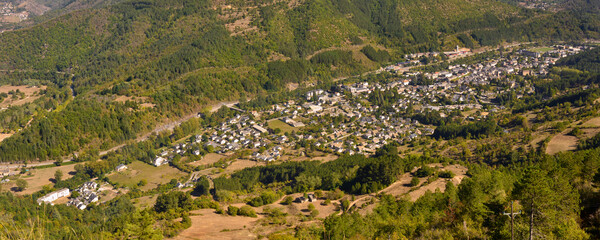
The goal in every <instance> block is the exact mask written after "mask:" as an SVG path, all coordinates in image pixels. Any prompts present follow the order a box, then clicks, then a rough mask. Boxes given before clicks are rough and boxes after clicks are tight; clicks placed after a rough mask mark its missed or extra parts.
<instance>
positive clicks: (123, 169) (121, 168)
mask: <svg viewBox="0 0 600 240" xmlns="http://www.w3.org/2000/svg"><path fill="white" fill-rule="evenodd" d="M125 170H127V166H125V164H119V166H117V167H116V168H115V171H117V172H121V171H125Z"/></svg>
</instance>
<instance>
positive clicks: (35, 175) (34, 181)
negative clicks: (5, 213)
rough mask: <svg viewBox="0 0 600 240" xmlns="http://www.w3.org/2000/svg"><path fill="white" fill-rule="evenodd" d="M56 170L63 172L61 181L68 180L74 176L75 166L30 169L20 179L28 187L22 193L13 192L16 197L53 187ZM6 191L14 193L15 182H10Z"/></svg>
mask: <svg viewBox="0 0 600 240" xmlns="http://www.w3.org/2000/svg"><path fill="white" fill-rule="evenodd" d="M57 170H61V171H62V172H63V177H62V179H63V180H66V179H69V178H71V177H73V175H75V164H71V165H66V166H60V167H58V166H57V167H51V168H43V169H30V170H29V173H26V174H24V175H22V176H21V178H22V179H24V180H25V181H27V185H28V187H27V188H25V190H24V191H22V192H15V194H17V195H24V194H32V193H34V192H37V191H40V190H42V187H43V186H44V185H54V182H53V181H54V173H55V172H56V171H57ZM6 186H7V187H8V189H10V190H11V191H13V192H14V190H15V187H16V184H15V181H11V182H10V183H8V184H7V185H6Z"/></svg>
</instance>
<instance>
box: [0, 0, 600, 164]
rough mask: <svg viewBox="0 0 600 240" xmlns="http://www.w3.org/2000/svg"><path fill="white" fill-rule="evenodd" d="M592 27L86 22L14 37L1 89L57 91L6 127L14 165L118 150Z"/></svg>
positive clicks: (0, 58)
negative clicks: (282, 98) (337, 83)
mask: <svg viewBox="0 0 600 240" xmlns="http://www.w3.org/2000/svg"><path fill="white" fill-rule="evenodd" d="M480 9H485V11H479V10H480ZM581 21H582V20H580V19H579V18H577V16H576V15H575V14H572V13H570V12H559V13H556V14H555V13H550V12H543V11H532V10H524V9H520V8H517V7H514V6H511V5H508V4H504V3H499V2H496V1H492V0H476V1H464V0H452V1H443V2H440V1H435V0H427V1H416V0H402V1H391V0H372V1H358V0H355V1H351V0H307V1H293V2H283V1H264V2H263V1H259V2H248V1H191V0H190V1H188V0H178V1H161V0H149V1H125V2H122V3H118V4H115V5H111V6H107V7H103V8H89V9H83V10H77V11H74V12H72V13H69V14H66V15H63V16H60V17H58V18H54V19H51V20H48V21H46V22H43V23H40V24H38V25H36V26H33V27H30V28H26V29H22V30H19V31H12V32H5V33H3V34H1V35H0V42H2V43H3V44H2V45H1V46H0V82H1V83H4V84H13V85H23V84H26V85H44V86H47V89H46V90H45V92H44V96H43V97H41V98H39V99H37V100H36V101H34V102H32V103H28V104H25V105H22V106H13V107H11V108H9V109H7V110H6V111H3V112H0V128H1V129H2V131H3V132H7V133H13V134H14V135H13V136H12V137H10V138H8V139H5V140H4V141H2V143H1V145H0V159H2V161H23V160H45V159H56V158H59V157H62V156H68V155H70V154H73V153H75V152H80V153H81V152H84V150H89V152H92V153H93V152H95V151H98V150H106V149H109V148H111V147H113V146H116V145H118V144H121V143H123V142H125V141H127V140H131V139H135V138H136V136H138V135H140V134H142V133H145V132H148V131H150V129H152V127H153V126H154V125H155V124H157V123H160V122H163V121H167V119H176V118H178V117H181V116H184V115H186V114H189V113H192V112H196V111H198V110H200V109H201V108H202V107H203V106H206V105H207V104H209V103H211V102H215V101H225V100H237V99H240V98H243V99H247V98H248V97H253V96H256V95H260V94H264V93H273V92H280V91H284V90H285V89H287V86H288V85H289V84H291V83H293V84H301V86H302V85H303V84H305V83H308V82H318V81H320V82H327V81H330V80H331V79H332V78H334V77H339V76H348V75H356V74H359V73H362V72H365V71H368V70H373V69H376V68H378V67H379V66H380V65H381V64H383V63H385V62H387V61H390V60H400V59H401V56H403V54H404V53H411V52H418V51H428V50H444V49H452V48H454V47H455V46H456V45H462V46H468V47H478V46H487V45H496V44H498V43H501V42H503V41H531V40H550V39H552V40H561V39H565V40H566V39H570V40H576V39H585V38H597V37H598V36H599V35H598V32H597V31H598V27H594V26H598V25H597V22H595V23H594V22H591V24H596V25H585V26H590V27H585V28H583V27H582V26H584V25H582V24H580V22H581ZM367 45H371V46H375V47H376V48H378V49H381V50H386V51H387V52H389V54H390V56H391V57H388V58H383V59H376V60H378V61H380V62H375V61H373V60H371V59H369V58H368V57H367V56H365V55H364V54H363V53H362V52H361V51H360V49H362V48H363V47H366V46H367ZM330 49H332V50H330ZM333 49H335V50H333ZM314 53H319V54H317V55H314V56H313V54H314ZM120 96H126V97H131V98H132V99H133V97H135V100H133V101H125V102H122V101H114V99H116V98H117V97H120ZM144 104H146V105H144ZM144 106H151V107H144ZM98 116H102V117H101V118H98ZM31 118H33V121H31V122H29V120H30V119H31Z"/></svg>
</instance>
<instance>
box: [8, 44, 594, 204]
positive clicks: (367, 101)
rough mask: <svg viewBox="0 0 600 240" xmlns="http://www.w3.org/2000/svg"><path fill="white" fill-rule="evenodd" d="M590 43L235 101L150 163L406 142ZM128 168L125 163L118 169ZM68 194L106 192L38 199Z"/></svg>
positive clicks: (486, 104) (363, 150)
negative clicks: (275, 98) (260, 103)
mask: <svg viewBox="0 0 600 240" xmlns="http://www.w3.org/2000/svg"><path fill="white" fill-rule="evenodd" d="M585 48H587V47H584V46H565V45H557V46H552V47H548V48H544V49H543V50H544V51H539V49H538V50H537V51H534V50H528V49H520V50H513V51H507V52H504V53H502V54H500V55H496V56H494V57H486V58H485V59H484V60H473V61H471V62H466V63H461V64H455V65H454V64H450V65H448V66H447V67H446V68H444V69H438V68H427V66H425V65H423V64H422V63H421V62H419V61H416V62H411V67H410V68H406V67H405V65H406V62H403V63H399V64H394V65H390V66H387V67H384V68H382V71H380V72H381V73H379V75H381V74H383V75H385V77H384V78H383V80H381V78H377V79H378V80H373V79H370V78H366V79H349V80H347V81H343V82H339V83H335V84H334V86H333V87H331V88H330V89H319V88H317V89H312V90H307V91H306V92H304V94H302V95H301V97H292V98H289V99H288V100H286V101H284V102H281V103H278V104H274V105H271V106H269V107H267V108H266V110H255V109H243V108H242V109H240V108H235V107H234V108H233V110H232V111H235V112H236V114H235V115H234V117H232V118H229V119H226V120H225V121H223V122H221V123H220V124H218V125H217V126H215V127H208V128H205V129H198V131H197V134H195V135H193V136H192V137H190V138H187V139H183V140H182V141H177V143H176V144H174V145H172V146H170V147H164V148H161V149H157V151H158V154H157V155H156V156H154V158H153V161H152V162H151V164H152V165H153V166H155V167H159V166H162V165H168V164H169V163H172V162H173V159H175V158H182V157H187V156H194V157H195V158H194V159H199V160H197V161H198V162H202V161H203V156H204V155H206V154H207V153H211V154H218V155H222V156H233V155H234V154H236V153H240V152H245V153H246V154H247V158H248V159H249V160H251V161H255V162H260V163H273V162H277V161H294V160H295V159H301V158H306V156H307V154H309V150H308V149H310V150H311V151H317V152H320V153H322V154H328V155H332V156H341V155H354V154H363V155H373V154H375V153H376V151H377V149H379V148H380V147H382V146H383V145H386V144H388V143H391V142H398V143H401V144H402V143H408V142H411V141H413V140H416V139H418V138H421V137H423V136H427V135H432V134H433V133H434V126H432V125H428V124H426V123H422V122H420V121H419V120H418V119H414V118H411V116H415V115H419V114H421V115H424V114H435V115H437V116H439V117H441V118H444V117H446V116H449V115H460V116H462V117H464V119H465V120H466V121H478V120H482V119H485V118H487V117H488V116H489V115H490V114H494V113H496V112H499V111H502V110H503V108H502V107H501V106H499V105H498V104H497V103H495V102H494V101H493V99H495V98H496V97H498V96H499V95H500V94H505V93H514V94H515V95H516V96H517V98H519V97H522V96H524V95H526V94H529V93H531V92H532V91H533V87H532V86H531V84H530V83H529V82H528V81H524V80H523V79H524V78H526V77H529V76H537V75H545V74H547V73H548V69H549V67H550V66H552V65H553V64H554V63H555V62H556V61H557V60H558V59H560V58H561V57H565V56H568V55H572V54H575V53H578V52H580V51H582V50H583V49H585ZM467 53H470V51H467V50H465V49H457V50H456V51H455V52H452V54H458V55H464V54H467ZM438 54H439V53H421V54H414V55H412V56H407V57H409V58H420V57H424V56H436V55H438ZM202 115H203V114H202V113H200V114H198V116H197V117H199V118H201V117H202ZM302 149H304V150H302ZM127 168H128V166H127V165H123V164H121V165H119V166H117V168H116V169H115V172H116V173H119V172H123V171H126V170H127ZM200 175H201V174H200V172H194V173H192V176H191V177H189V178H187V180H181V181H180V182H178V183H177V184H176V185H174V187H176V188H186V187H192V186H194V182H195V181H196V180H198V179H199V176H200ZM7 177H8V176H7ZM182 179H183V178H182ZM102 184H104V183H102ZM113 191H114V190H113ZM75 192H76V194H74V193H75ZM67 196H71V200H69V201H68V203H67V205H69V206H74V207H77V208H79V209H85V208H86V206H87V205H89V204H91V203H94V202H97V201H98V199H99V197H101V194H100V192H99V190H98V183H96V182H86V183H84V184H83V185H82V186H79V187H78V188H77V189H76V190H75V191H73V192H69V189H61V190H58V191H55V192H52V193H49V194H48V195H46V196H43V197H41V198H39V199H38V202H39V203H40V204H41V203H53V202H54V201H55V200H57V199H59V198H61V197H67ZM73 196H75V197H73Z"/></svg>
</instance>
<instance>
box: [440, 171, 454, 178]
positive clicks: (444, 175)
mask: <svg viewBox="0 0 600 240" xmlns="http://www.w3.org/2000/svg"><path fill="white" fill-rule="evenodd" d="M454 176H455V174H454V172H452V171H450V170H446V171H441V172H439V173H438V177H441V178H453V177H454Z"/></svg>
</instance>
